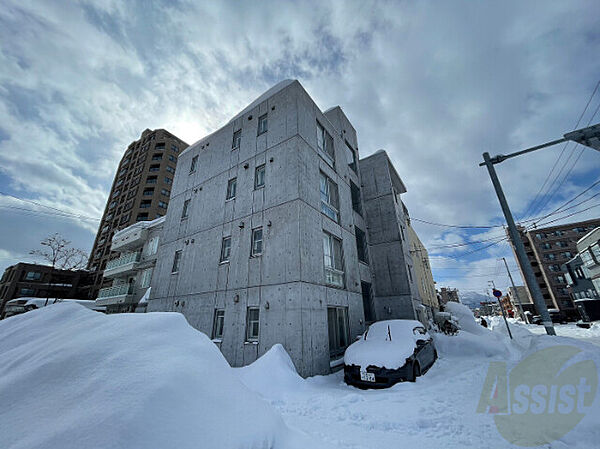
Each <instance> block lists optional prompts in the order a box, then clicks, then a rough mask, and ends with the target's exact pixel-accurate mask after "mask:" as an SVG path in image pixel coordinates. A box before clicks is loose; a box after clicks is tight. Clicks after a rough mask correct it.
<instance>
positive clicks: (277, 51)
mask: <svg viewBox="0 0 600 449" xmlns="http://www.w3.org/2000/svg"><path fill="white" fill-rule="evenodd" d="M595 7H596V5H595V3H594V2H592V1H580V2H560V3H556V2H555V3H548V2H526V3H522V2H502V3H496V2H477V3H473V2H452V3H448V2H435V3H433V2H424V1H423V2H413V3H398V2H347V3H343V2H332V3H328V2H313V3H287V2H283V3H282V2H261V3H260V4H255V3H248V2H202V3H199V2H192V1H182V2H163V3H160V2H152V3H148V2H116V1H109V0H107V1H104V2H101V3H99V2H93V3H92V2H85V1H84V2H80V3H78V4H72V3H48V2H24V1H12V2H8V3H7V4H6V5H4V6H3V8H2V9H1V10H0V41H1V42H2V44H1V47H0V64H1V65H2V67H3V70H2V71H1V72H0V175H3V177H2V176H0V183H1V184H0V185H1V186H2V188H3V189H9V190H10V191H11V192H12V193H17V194H18V195H20V196H23V197H28V198H35V199H37V200H38V201H39V202H41V203H43V204H47V205H54V206H56V207H59V208H63V209H67V210H69V211H73V212H78V213H82V214H85V215H91V216H100V215H101V213H102V210H103V208H104V205H105V201H106V195H107V193H108V189H109V187H110V183H111V182H112V178H113V176H114V171H115V168H116V165H117V163H118V160H119V158H120V157H121V155H122V152H123V150H124V148H125V147H126V145H127V144H129V142H131V141H132V140H134V139H136V138H137V137H138V136H139V134H140V133H141V131H143V129H145V128H158V127H164V128H167V129H169V130H170V131H172V132H173V133H175V134H176V135H178V136H179V137H181V138H183V139H184V140H186V141H187V142H188V143H192V142H193V141H195V140H196V139H199V138H201V137H202V136H204V135H206V134H207V133H209V132H211V131H212V130H214V129H216V128H218V127H219V126H221V125H222V124H223V123H225V122H227V121H228V119H229V118H230V117H231V116H233V115H234V114H235V113H236V112H238V111H239V110H240V109H242V108H243V107H244V106H246V105H247V104H248V103H249V102H251V101H252V100H253V99H254V98H255V97H256V96H258V95H259V94H260V93H262V92H263V91H264V90H266V89H267V88H268V87H270V86H271V85H272V84H274V83H276V82H277V81H279V80H281V79H284V78H298V79H299V80H300V81H301V82H302V83H303V85H304V86H305V88H306V89H307V90H308V92H309V93H310V94H311V95H312V96H313V98H314V99H315V101H316V102H317V104H319V105H320V106H321V107H322V108H323V109H324V108H327V107H329V106H332V105H335V104H339V105H341V106H342V107H343V109H344V110H345V112H346V114H347V115H348V116H349V118H350V120H351V121H352V122H353V124H354V126H355V127H356V129H357V131H358V137H359V146H360V151H361V154H362V155H363V156H366V155H368V154H370V153H372V152H373V151H375V150H377V149H379V148H385V149H386V150H387V151H388V154H390V156H391V158H392V160H393V161H394V163H395V165H396V168H397V170H398V172H399V174H400V176H401V177H402V178H403V180H404V182H405V183H406V185H407V187H408V192H407V193H406V194H405V195H404V201H405V202H406V204H407V206H408V207H409V209H410V212H411V215H413V216H415V217H420V218H425V219H429V220H432V221H437V222H442V223H459V224H460V223H473V224H490V223H493V224H499V223H502V220H501V217H500V210H499V207H498V204H497V200H496V198H495V196H494V193H493V191H492V188H491V184H490V182H489V179H488V177H487V174H486V172H485V170H484V169H483V168H480V167H478V166H477V164H478V163H479V161H480V160H481V153H482V152H483V151H489V152H490V153H494V154H495V153H501V152H508V151H511V150H516V149H520V148H523V147H526V146H529V145H534V144H537V143H540V142H543V141H546V140H551V139H554V138H556V137H558V136H560V134H562V133H563V132H566V131H568V130H570V129H571V128H572V127H573V126H574V124H575V121H576V118H577V117H578V115H579V113H580V112H581V109H582V107H583V105H584V104H585V102H586V101H587V97H588V96H589V93H590V92H591V89H592V88H593V86H594V84H595V82H596V81H597V80H596V79H595V77H597V74H598V73H600V60H598V58H592V57H590V55H593V54H598V52H599V50H600V39H599V37H598V30H597V20H596V15H595V14H593V12H595ZM558 151H560V149H559V148H558V149H554V150H548V152H547V153H543V154H542V153H540V154H538V155H535V154H534V155H530V156H527V157H523V158H522V159H520V160H518V161H517V160H515V161H507V162H505V163H504V164H502V165H501V166H499V167H498V171H499V175H500V177H501V179H502V182H503V185H504V187H505V189H506V193H507V197H508V198H509V201H510V203H511V206H512V207H513V209H514V210H515V211H516V212H520V211H523V210H524V209H525V208H526V206H527V202H528V201H529V200H531V199H532V197H533V195H534V194H535V192H537V189H538V188H539V186H540V185H541V183H542V182H543V180H544V177H545V175H546V174H547V173H548V171H549V170H550V167H551V166H552V164H553V163H554V160H555V157H556V155H557V154H558ZM599 167H600V164H599V163H598V159H597V155H596V154H593V152H591V151H589V152H588V151H586V152H585V154H584V156H583V158H582V160H581V161H580V163H579V164H578V165H577V166H576V167H575V170H574V172H573V174H574V175H575V177H574V178H571V179H570V180H569V182H568V183H567V184H566V186H565V189H564V193H563V196H564V197H568V196H569V195H573V194H574V193H576V192H577V191H579V190H581V186H582V185H585V183H586V182H587V180H589V179H591V175H590V173H593V172H594V171H596V172H597V169H598V168H599ZM552 203H553V204H555V205H558V204H560V200H555V201H553V202H552ZM590 213H594V211H593V210H592V211H590ZM596 216H597V214H596ZM11 217H12V218H13V219H14V220H17V222H19V220H28V224H30V223H31V222H32V221H31V219H30V218H25V217H23V216H20V215H19V214H14V215H13V216H11ZM19 217H20V218H19ZM575 218H577V217H575ZM38 219H39V217H37V218H36V220H38ZM73 226H75V227H73ZM414 226H415V228H416V229H417V231H418V232H419V234H420V236H421V238H422V240H423V241H424V243H425V244H426V245H428V246H432V245H436V244H441V242H445V243H457V242H464V241H473V240H477V239H485V238H490V237H491V236H493V235H495V234H497V233H500V234H501V233H502V232H503V231H502V230H501V229H499V230H498V229H497V230H491V231H490V232H489V233H488V232H484V233H474V232H466V231H464V232H463V231H454V230H453V231H451V232H447V231H444V229H443V228H438V227H433V226H429V225H425V224H420V223H416V222H415V223H414ZM82 227H83V228H82ZM19 228H23V229H25V228H28V226H22V227H19V226H17V228H16V230H15V234H14V235H10V236H9V237H0V247H5V248H8V249H9V250H11V251H16V249H17V248H19V247H30V246H32V244H35V242H32V240H33V237H32V236H31V235H28V234H26V233H24V232H23V231H22V230H20V229H19ZM75 228H77V229H78V231H74V229H75ZM44 230H48V231H54V230H58V231H64V232H67V231H68V232H69V233H75V234H76V235H77V238H76V240H77V241H78V242H81V243H79V245H78V246H86V247H87V246H91V240H92V238H93V232H94V231H95V224H93V223H92V224H90V223H89V222H88V223H87V224H83V223H80V224H76V223H73V222H71V221H69V222H68V224H67V221H66V220H64V219H51V218H48V219H47V220H46V221H45V229H44ZM475 234H476V235H475ZM1 239H6V240H7V241H6V242H5V241H2V240H1ZM35 239H36V240H37V239H38V236H36V237H35ZM86 239H88V241H89V243H88V244H84V243H83V242H86ZM17 242H18V243H17ZM477 247H478V246H474V247H473V248H477ZM464 252H468V251H467V250H465V251H464ZM464 252H461V251H459V250H456V249H451V250H448V251H446V254H450V255H452V256H453V257H456V256H457V255H460V254H463V253H464ZM499 254H502V255H508V256H509V257H511V256H510V252H508V253H507V250H506V248H504V249H500V248H498V245H496V246H494V247H490V248H489V249H488V250H485V251H481V252H479V253H474V254H473V255H472V256H469V257H467V259H466V260H472V259H474V258H479V259H481V260H483V261H487V263H489V260H491V259H489V258H494V257H496V256H497V255H499ZM459 260H460V259H459ZM455 263H456V262H455ZM460 263H471V262H465V261H462V260H460ZM482 263H484V262H482ZM457 271H459V270H457ZM484 274H485V273H484ZM474 279H475V278H471V279H468V278H467V276H462V277H461V276H458V275H457V276H455V277H454V278H452V279H448V282H450V281H451V282H454V283H456V284H457V285H469V286H472V285H475V284H476V282H478V281H475V280H474ZM477 285H485V282H484V281H483V282H478V283H477Z"/></svg>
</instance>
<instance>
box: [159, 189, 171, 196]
mask: <svg viewBox="0 0 600 449" xmlns="http://www.w3.org/2000/svg"><path fill="white" fill-rule="evenodd" d="M160 194H161V195H165V196H169V195H170V194H171V191H170V190H169V189H162V190H161V191H160Z"/></svg>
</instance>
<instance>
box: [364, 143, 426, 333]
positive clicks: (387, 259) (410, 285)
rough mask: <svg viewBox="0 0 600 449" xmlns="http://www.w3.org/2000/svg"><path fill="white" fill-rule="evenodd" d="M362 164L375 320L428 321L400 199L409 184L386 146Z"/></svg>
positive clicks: (405, 211) (405, 213) (403, 206)
mask: <svg viewBox="0 0 600 449" xmlns="http://www.w3.org/2000/svg"><path fill="white" fill-rule="evenodd" d="M359 165H360V179H361V183H362V187H361V192H362V198H363V208H364V211H365V215H366V219H367V238H368V247H369V255H370V256H371V257H370V263H371V275H372V276H373V278H374V283H373V286H374V289H373V303H374V320H375V321H380V320H385V319H390V318H392V317H394V318H407V319H422V320H424V322H426V317H425V315H423V313H424V310H422V305H421V300H420V297H419V290H418V287H417V284H416V282H415V274H414V268H413V261H412V256H411V254H410V242H409V241H408V237H407V235H408V234H407V233H408V231H407V228H408V224H407V221H408V209H407V208H406V206H405V205H404V203H403V202H402V200H401V199H400V195H401V194H403V193H405V192H406V187H405V186H404V183H403V182H402V180H401V179H400V176H398V173H397V172H396V169H395V168H394V166H393V165H392V162H391V161H390V159H389V157H388V155H387V154H386V152H385V151H383V150H379V151H377V152H376V153H374V154H372V155H371V156H368V157H366V158H364V159H361V160H360V161H359ZM419 314H420V315H419Z"/></svg>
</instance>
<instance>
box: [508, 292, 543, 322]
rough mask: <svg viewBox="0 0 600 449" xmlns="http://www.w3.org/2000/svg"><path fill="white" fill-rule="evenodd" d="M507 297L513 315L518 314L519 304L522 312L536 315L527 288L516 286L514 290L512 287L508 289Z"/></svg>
mask: <svg viewBox="0 0 600 449" xmlns="http://www.w3.org/2000/svg"><path fill="white" fill-rule="evenodd" d="M508 297H509V299H510V303H511V307H512V309H513V310H514V311H515V313H520V312H519V304H521V307H522V308H523V312H531V314H532V315H537V311H536V308H535V304H533V302H532V301H531V297H530V296H529V293H528V292H527V288H525V286H523V285H517V286H516V290H515V288H513V287H509V288H508Z"/></svg>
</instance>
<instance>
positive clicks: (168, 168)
mask: <svg viewBox="0 0 600 449" xmlns="http://www.w3.org/2000/svg"><path fill="white" fill-rule="evenodd" d="M167 171H168V172H169V173H175V169H174V168H173V167H171V166H170V165H167Z"/></svg>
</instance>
